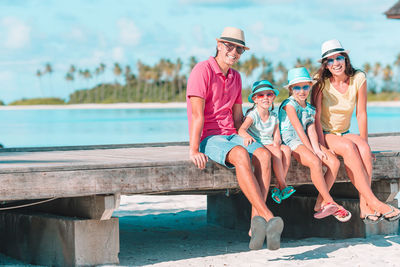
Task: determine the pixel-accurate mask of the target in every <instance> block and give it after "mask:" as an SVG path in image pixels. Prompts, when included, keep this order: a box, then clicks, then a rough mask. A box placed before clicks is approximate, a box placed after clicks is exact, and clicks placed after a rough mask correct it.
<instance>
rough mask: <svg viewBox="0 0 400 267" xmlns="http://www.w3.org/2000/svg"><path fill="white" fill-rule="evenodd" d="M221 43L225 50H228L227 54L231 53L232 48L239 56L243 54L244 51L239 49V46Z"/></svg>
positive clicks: (241, 48)
mask: <svg viewBox="0 0 400 267" xmlns="http://www.w3.org/2000/svg"><path fill="white" fill-rule="evenodd" d="M222 43H223V44H224V45H225V47H226V50H228V52H231V51H232V50H233V49H234V48H236V52H237V53H238V54H239V55H241V54H243V53H244V51H245V50H244V48H243V47H241V46H238V45H234V44H231V43H225V42H222Z"/></svg>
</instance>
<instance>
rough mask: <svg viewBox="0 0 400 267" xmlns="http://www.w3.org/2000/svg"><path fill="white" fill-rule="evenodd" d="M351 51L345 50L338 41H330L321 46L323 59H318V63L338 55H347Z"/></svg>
mask: <svg viewBox="0 0 400 267" xmlns="http://www.w3.org/2000/svg"><path fill="white" fill-rule="evenodd" d="M349 52H350V51H349V50H344V48H343V46H342V44H341V43H340V42H339V41H338V40H336V39H333V40H329V41H326V42H324V43H323V44H322V46H321V58H320V59H318V62H320V63H321V62H322V60H323V59H324V58H326V57H329V56H332V55H334V54H337V53H346V54H349Z"/></svg>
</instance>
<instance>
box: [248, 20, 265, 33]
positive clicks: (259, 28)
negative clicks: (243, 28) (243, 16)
mask: <svg viewBox="0 0 400 267" xmlns="http://www.w3.org/2000/svg"><path fill="white" fill-rule="evenodd" d="M249 28H250V31H251V32H252V33H260V32H263V31H264V23H262V22H261V21H257V22H256V23H254V24H252V25H250V27H249Z"/></svg>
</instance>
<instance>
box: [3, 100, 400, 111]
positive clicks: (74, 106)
mask: <svg viewBox="0 0 400 267" xmlns="http://www.w3.org/2000/svg"><path fill="white" fill-rule="evenodd" d="M276 104H280V103H276ZM243 106H244V107H250V106H251V104H250V103H247V102H246V103H243ZM367 106H369V107H400V101H376V102H375V101H374V102H368V103H367ZM163 108H186V102H169V103H113V104H70V105H68V104H67V105H16V106H0V110H51V109H163Z"/></svg>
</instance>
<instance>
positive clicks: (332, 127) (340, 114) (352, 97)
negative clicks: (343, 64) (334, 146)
mask: <svg viewBox="0 0 400 267" xmlns="http://www.w3.org/2000/svg"><path fill="white" fill-rule="evenodd" d="M365 80H366V77H365V74H364V73H363V72H361V71H357V72H356V74H355V75H354V76H353V77H350V83H349V88H348V89H347V91H346V92H345V93H344V94H342V93H340V92H339V91H337V90H336V89H335V88H334V87H333V85H332V84H331V83H330V81H329V78H328V79H326V80H325V87H324V89H323V91H322V103H321V106H322V108H321V125H322V129H323V130H324V131H326V132H331V133H335V134H341V133H344V132H346V131H348V130H349V129H350V122H351V116H352V114H353V111H354V107H355V106H356V101H357V92H358V90H359V89H360V88H361V86H362V85H363V83H364V82H365Z"/></svg>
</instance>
